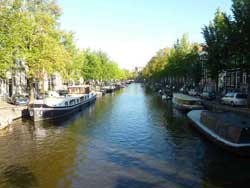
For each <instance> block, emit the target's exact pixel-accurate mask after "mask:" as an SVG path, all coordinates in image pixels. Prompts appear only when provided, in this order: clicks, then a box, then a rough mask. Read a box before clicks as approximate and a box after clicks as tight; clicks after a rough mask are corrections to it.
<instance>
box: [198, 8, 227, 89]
mask: <svg viewBox="0 0 250 188" xmlns="http://www.w3.org/2000/svg"><path fill="white" fill-rule="evenodd" d="M230 28H231V23H230V18H229V17H228V16H227V15H226V14H225V13H222V12H221V11H220V10H219V9H217V11H216V13H215V18H214V20H213V22H210V24H209V25H208V26H205V27H204V28H203V29H202V33H203V36H204V39H205V42H206V46H207V48H206V51H207V54H208V55H207V62H206V67H207V69H208V73H209V75H210V77H211V78H212V79H213V80H214V81H215V83H216V91H217V92H218V77H219V73H221V71H223V70H225V69H226V67H228V66H229V64H230V61H229V60H230V50H229V48H228V46H229V31H230Z"/></svg>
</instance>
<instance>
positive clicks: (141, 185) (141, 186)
mask: <svg viewBox="0 0 250 188" xmlns="http://www.w3.org/2000/svg"><path fill="white" fill-rule="evenodd" d="M128 187H130V188H154V187H157V188H161V187H160V186H159V184H155V183H149V182H146V181H140V180H136V179H133V178H128V177H122V176H120V177H118V178H117V179H116V184H115V188H128Z"/></svg>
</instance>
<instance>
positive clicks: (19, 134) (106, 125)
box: [0, 84, 250, 188]
mask: <svg viewBox="0 0 250 188" xmlns="http://www.w3.org/2000/svg"><path fill="white" fill-rule="evenodd" d="M249 184H250V159H247V158H239V157H237V156H234V155H233V154H231V153H228V152H226V151H224V150H221V149H220V148H218V147H217V146H215V145H214V144H212V143H210V142H209V141H207V140H206V139H205V138H204V137H203V136H202V135H200V134H199V133H198V132H197V131H196V130H195V129H193V128H192V127H191V126H190V125H189V123H188V121H187V118H186V116H185V115H184V114H181V113H179V112H178V111H176V110H174V109H173V108H172V105H171V102H166V101H165V102H164V101H162V100H161V99H160V98H159V97H158V96H154V95H153V94H152V93H150V92H147V91H146V90H145V88H143V86H142V85H140V84H131V85H130V86H129V87H127V88H125V89H123V90H120V91H117V92H116V93H114V94H110V95H106V96H105V97H103V98H101V99H98V100H97V101H96V104H94V105H92V106H90V107H89V108H87V109H85V110H83V111H82V112H79V113H78V114H75V115H74V116H72V117H70V118H68V119H65V120H60V121H59V122H54V123H48V122H47V123H38V124H34V123H32V122H30V121H28V120H26V121H24V120H23V121H21V120H19V121H16V122H15V123H14V124H13V125H11V126H10V128H9V129H8V130H5V131H1V132H0V187H1V188H8V187H9V188H17V187H21V188H35V187H42V188H56V187H60V188H82V187H84V188H151V187H152V188H153V187H154V188H166V187H169V188H175V187H176V188H184V187H192V188H207V187H213V188H214V187H223V188H230V187H232V188H233V187H234V188H235V187H237V188H241V187H242V188H243V187H248V186H249Z"/></svg>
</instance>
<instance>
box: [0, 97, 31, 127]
mask: <svg viewBox="0 0 250 188" xmlns="http://www.w3.org/2000/svg"><path fill="white" fill-rule="evenodd" d="M24 116H27V106H16V105H11V104H8V103H6V102H3V101H0V129H1V128H4V127H6V126H8V125H9V124H11V123H12V122H13V121H14V120H16V119H19V118H22V117H24Z"/></svg>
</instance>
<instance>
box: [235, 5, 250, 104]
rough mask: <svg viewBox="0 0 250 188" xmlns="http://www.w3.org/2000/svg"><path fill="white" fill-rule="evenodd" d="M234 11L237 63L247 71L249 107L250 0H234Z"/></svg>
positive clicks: (249, 99)
mask: <svg viewBox="0 0 250 188" xmlns="http://www.w3.org/2000/svg"><path fill="white" fill-rule="evenodd" d="M232 12H233V17H234V25H235V27H234V30H233V31H234V36H237V40H235V41H236V42H235V43H234V45H233V47H234V53H235V57H236V61H235V64H236V66H237V67H239V68H240V69H241V70H242V71H245V72H246V73H247V83H248V88H247V92H248V107H250V36H249V33H250V1H249V0H233V5H232Z"/></svg>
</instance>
